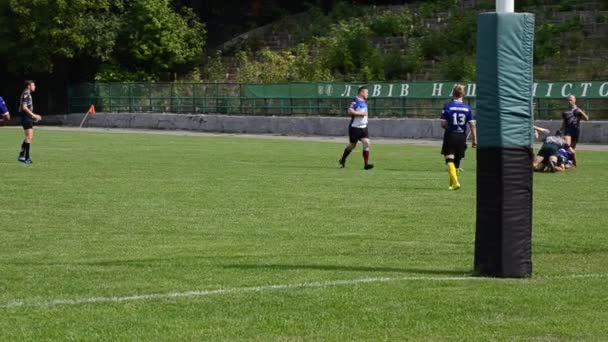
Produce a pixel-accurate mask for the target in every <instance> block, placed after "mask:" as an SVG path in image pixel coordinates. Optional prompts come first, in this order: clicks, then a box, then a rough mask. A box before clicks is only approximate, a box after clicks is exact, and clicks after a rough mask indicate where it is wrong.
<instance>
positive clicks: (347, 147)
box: [340, 146, 353, 163]
mask: <svg viewBox="0 0 608 342" xmlns="http://www.w3.org/2000/svg"><path fill="white" fill-rule="evenodd" d="M352 151H353V150H352V149H351V148H350V146H346V148H345V149H344V153H342V158H340V162H341V163H345V162H346V158H348V155H349V154H350V153H351V152H352Z"/></svg>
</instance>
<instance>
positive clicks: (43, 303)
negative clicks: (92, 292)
mask: <svg viewBox="0 0 608 342" xmlns="http://www.w3.org/2000/svg"><path fill="white" fill-rule="evenodd" d="M581 278H608V274H578V275H567V276H553V277H537V278H531V279H530V280H533V279H581ZM491 280H495V281H504V280H509V279H505V278H484V277H471V276H461V277H424V276H419V277H402V278H360V279H350V280H333V281H326V282H313V283H300V284H278V285H265V286H254V287H233V288H224V289H217V290H202V291H186V292H168V293H154V294H141V295H131V296H114V297H88V298H87V297H85V298H77V299H51V300H44V299H41V300H13V301H9V302H6V303H3V304H0V308H2V309H12V308H19V307H52V306H63V305H81V304H102V303H123V302H132V301H145V300H158V299H175V298H196V297H208V296H215V295H218V296H219V295H229V294H241V293H251V292H265V291H275V290H289V289H305V288H326V287H335V286H344V285H357V284H369V283H388V282H400V281H491ZM510 280H513V279H510Z"/></svg>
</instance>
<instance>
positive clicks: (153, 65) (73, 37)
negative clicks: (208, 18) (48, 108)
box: [0, 0, 205, 79]
mask: <svg viewBox="0 0 608 342" xmlns="http://www.w3.org/2000/svg"><path fill="white" fill-rule="evenodd" d="M0 37H2V38H3V39H2V41H3V43H4V44H3V45H2V46H1V47H0V60H2V61H3V62H4V65H5V68H6V71H7V72H9V73H11V74H13V75H24V74H32V73H36V74H49V75H51V74H57V73H62V72H68V71H69V72H72V73H77V72H80V73H84V74H87V75H93V74H95V73H97V72H98V71H99V70H98V68H99V66H100V65H101V67H102V72H103V68H112V69H115V70H122V71H125V70H128V71H135V72H139V73H145V74H148V75H149V77H150V78H152V79H155V78H158V77H159V76H160V74H161V73H164V72H178V71H184V70H188V69H189V68H192V67H193V66H194V65H196V64H198V62H199V61H200V59H201V58H202V54H203V47H204V45H205V44H204V39H205V29H204V26H203V24H202V23H201V22H200V21H199V20H198V19H197V18H196V17H195V16H194V14H193V13H192V11H191V10H189V9H187V8H183V9H181V10H178V11H176V10H174V9H173V7H172V5H171V2H170V0H131V1H125V0H69V1H68V0H9V1H3V2H2V4H0Z"/></svg>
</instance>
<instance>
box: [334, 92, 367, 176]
mask: <svg viewBox="0 0 608 342" xmlns="http://www.w3.org/2000/svg"><path fill="white" fill-rule="evenodd" d="M368 96H369V91H368V90H367V88H365V87H361V88H359V90H358V91H357V97H355V99H354V100H353V102H352V103H351V105H350V107H349V108H348V114H349V115H350V116H351V119H350V123H349V125H348V138H349V142H350V143H349V144H348V146H346V148H345V149H344V153H343V154H342V158H340V160H339V161H338V163H340V166H341V167H345V166H346V158H348V155H349V154H350V153H351V152H352V151H353V150H354V149H355V147H356V146H357V142H358V141H361V143H362V144H363V163H364V164H363V165H364V166H363V168H364V169H365V170H370V169H373V168H374V164H370V163H369V133H368V130H367V117H368V113H367V98H368Z"/></svg>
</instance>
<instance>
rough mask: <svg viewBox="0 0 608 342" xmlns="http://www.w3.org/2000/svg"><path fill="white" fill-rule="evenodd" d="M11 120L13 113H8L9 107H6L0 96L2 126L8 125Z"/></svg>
mask: <svg viewBox="0 0 608 342" xmlns="http://www.w3.org/2000/svg"><path fill="white" fill-rule="evenodd" d="M10 119H11V113H9V111H8V107H7V106H6V102H4V99H3V98H2V96H0V126H6V125H8V122H9V121H10Z"/></svg>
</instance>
